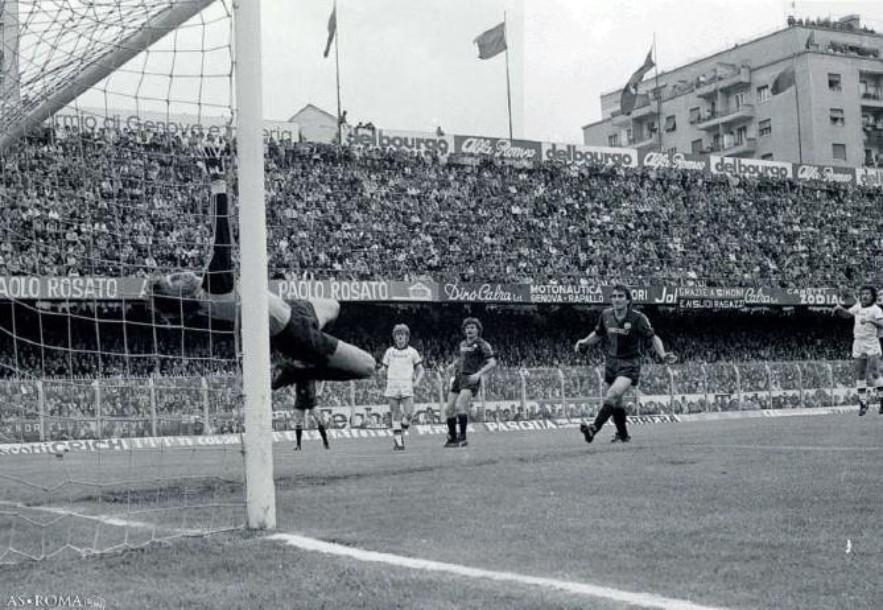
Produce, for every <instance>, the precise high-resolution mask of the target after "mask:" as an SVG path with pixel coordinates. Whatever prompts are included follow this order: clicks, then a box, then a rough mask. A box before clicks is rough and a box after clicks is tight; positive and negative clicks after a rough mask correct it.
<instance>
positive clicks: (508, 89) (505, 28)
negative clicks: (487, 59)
mask: <svg viewBox="0 0 883 610" xmlns="http://www.w3.org/2000/svg"><path fill="white" fill-rule="evenodd" d="M508 29H509V28H508V25H507V24H506V11H503V38H504V40H505V41H506V107H507V108H508V110H509V139H510V140H511V139H512V90H511V87H510V84H509V31H508Z"/></svg>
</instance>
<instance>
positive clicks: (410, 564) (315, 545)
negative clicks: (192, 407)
mask: <svg viewBox="0 0 883 610" xmlns="http://www.w3.org/2000/svg"><path fill="white" fill-rule="evenodd" d="M266 540H271V541H274V542H282V543H284V544H286V545H288V546H293V547H297V548H299V549H302V550H305V551H315V552H319V553H325V554H328V555H336V556H338V557H348V558H350V559H355V560H357V561H364V562H370V563H382V564H386V565H391V566H397V567H402V568H410V569H412V570H421V571H425V572H444V573H448V574H456V575H458V576H464V577H467V578H478V579H485V580H494V581H498V582H510V583H516V584H521V585H528V586H534V587H542V588H545V589H556V590H558V591H563V592H565V593H572V594H576V595H583V596H589V597H595V598H601V599H607V600H612V601H617V602H623V603H626V604H632V605H635V606H641V607H642V608H662V609H664V610H722V608H720V607H717V606H702V605H699V604H694V603H692V602H689V601H687V600H683V599H674V598H671V597H663V596H661V595H654V594H652V593H635V592H631V591H623V590H621V589H614V588H612V587H604V586H600V585H592V584H586V583H581V582H572V581H567V580H558V579H555V578H543V577H538V576H529V575H526V574H517V573H515V572H498V571H494V570H484V569H481V568H472V567H469V566H464V565H459V564H455V563H444V562H441V561H431V560H428V559H417V558H414V557H405V556H403V555H393V554H391V553H379V552H377V551H368V550H365V549H359V548H355V547H350V546H344V545H342V544H336V543H333V542H325V541H323V540H317V539H315V538H308V537H306V536H300V535H298V534H283V533H280V534H271V535H269V536H267V537H266Z"/></svg>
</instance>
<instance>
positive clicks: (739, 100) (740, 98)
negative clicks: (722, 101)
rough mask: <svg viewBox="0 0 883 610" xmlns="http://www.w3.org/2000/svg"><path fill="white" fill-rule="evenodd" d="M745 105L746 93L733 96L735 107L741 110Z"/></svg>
mask: <svg viewBox="0 0 883 610" xmlns="http://www.w3.org/2000/svg"><path fill="white" fill-rule="evenodd" d="M744 105H745V93H737V94H736V95H734V96H733V108H734V109H736V110H739V108H741V107H742V106H744Z"/></svg>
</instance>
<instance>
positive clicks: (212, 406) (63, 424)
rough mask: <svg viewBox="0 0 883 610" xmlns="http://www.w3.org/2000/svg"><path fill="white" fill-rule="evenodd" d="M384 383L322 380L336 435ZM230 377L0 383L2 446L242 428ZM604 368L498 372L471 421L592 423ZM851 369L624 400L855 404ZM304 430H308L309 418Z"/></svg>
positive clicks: (373, 422) (661, 385)
mask: <svg viewBox="0 0 883 610" xmlns="http://www.w3.org/2000/svg"><path fill="white" fill-rule="evenodd" d="M449 382H450V380H449V379H446V378H444V377H443V376H442V374H441V373H440V372H439V371H429V372H428V374H427V376H426V381H424V383H422V384H421V386H420V387H418V388H416V391H415V413H414V421H415V422H416V423H418V424H428V423H441V421H442V409H443V407H444V402H445V398H446V387H447V384H448V383H449ZM382 386H383V380H382V379H380V378H374V379H369V380H362V381H352V382H345V383H328V384H326V386H325V390H324V392H323V393H322V395H321V396H320V398H319V407H318V409H317V411H318V412H319V416H320V417H322V418H323V420H324V422H325V424H326V425H327V426H328V427H331V428H337V429H343V428H354V429H358V428H385V427H388V426H389V425H390V415H389V408H388V406H387V405H386V404H385V403H386V399H385V398H384V397H383V387H382ZM239 387H240V385H239V382H238V379H237V377H236V376H234V375H229V376H222V375H219V376H209V377H148V378H101V379H51V378H47V379H40V380H36V379H7V380H3V381H0V398H2V406H0V443H4V442H30V441H48V440H74V439H106V438H119V437H146V436H153V437H155V436H182V435H183V436H193V435H203V434H211V433H237V432H242V430H243V425H242V422H243V418H242V405H241V393H240V390H239ZM603 392H604V383H603V368H601V367H564V368H532V369H526V368H522V369H516V368H499V369H497V370H495V371H494V372H493V373H492V374H491V375H490V376H489V377H488V378H487V379H486V380H485V383H484V384H483V386H482V389H481V391H480V393H479V396H478V397H477V399H476V400H475V401H474V403H473V407H472V413H471V417H472V419H473V421H480V422H500V421H522V420H541V419H552V418H555V419H558V418H571V419H582V418H588V417H592V416H594V414H595V412H596V410H597V409H598V408H599V407H600V405H601V401H602V400H603ZM274 400H275V409H274V412H273V427H274V429H276V430H289V429H292V428H293V427H294V421H293V410H294V391H293V389H288V390H282V391H279V392H277V393H276V394H275V395H274ZM856 401H857V396H856V394H855V390H854V383H853V372H852V363H851V362H849V361H828V362H746V363H718V364H679V365H673V366H663V365H649V366H645V367H644V368H643V372H642V376H641V385H640V389H639V390H633V391H631V392H630V393H629V394H628V395H627V403H628V404H629V412H630V413H632V414H634V415H652V414H682V413H702V412H711V411H737V410H761V409H789V408H795V407H830V406H837V405H844V404H855V402H856ZM309 425H313V423H312V422H311V423H310V424H309Z"/></svg>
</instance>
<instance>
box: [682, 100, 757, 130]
mask: <svg viewBox="0 0 883 610" xmlns="http://www.w3.org/2000/svg"><path fill="white" fill-rule="evenodd" d="M753 118H754V105H753V104H743V105H742V106H740V107H739V108H737V109H736V110H732V111H730V112H726V113H724V112H718V113H715V114H704V115H702V116H700V117H699V121H698V122H697V123H696V127H697V128H699V129H702V130H704V131H710V130H713V129H718V128H719V127H722V126H724V125H729V124H731V123H738V122H740V121H748V120H751V119H753Z"/></svg>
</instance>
